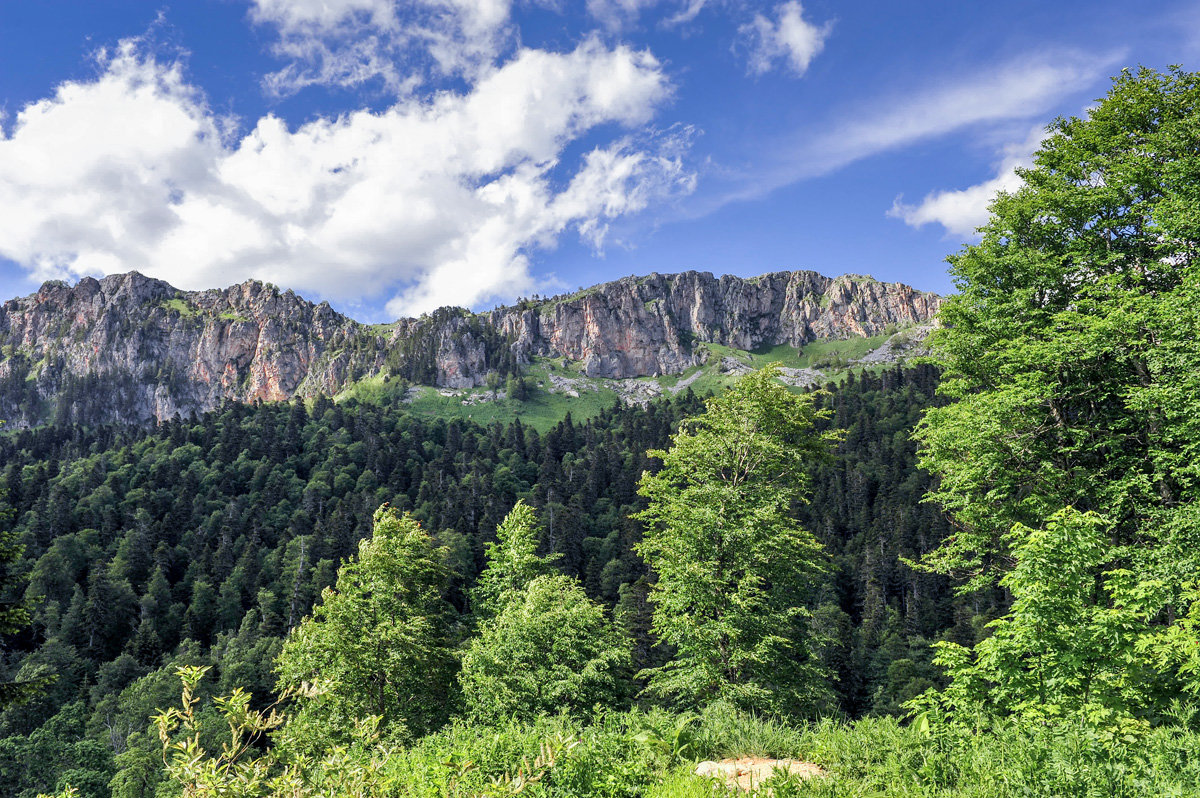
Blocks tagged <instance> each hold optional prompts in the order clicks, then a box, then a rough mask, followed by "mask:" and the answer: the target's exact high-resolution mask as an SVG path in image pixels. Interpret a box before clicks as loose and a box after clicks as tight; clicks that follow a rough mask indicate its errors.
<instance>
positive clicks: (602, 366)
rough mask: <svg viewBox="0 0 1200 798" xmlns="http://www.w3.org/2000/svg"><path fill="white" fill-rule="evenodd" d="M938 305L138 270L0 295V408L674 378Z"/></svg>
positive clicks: (16, 417)
mask: <svg viewBox="0 0 1200 798" xmlns="http://www.w3.org/2000/svg"><path fill="white" fill-rule="evenodd" d="M939 301H940V300H939V298H938V297H937V296H936V295H933V294H928V293H924V292H920V291H916V290H914V289H912V288H909V287H908V286H904V285H899V284H895V283H880V282H877V281H875V280H872V279H870V278H864V277H857V276H853V275H847V276H843V277H838V278H828V277H823V276H821V275H819V274H817V273H815V272H803V271H801V272H777V273H773V274H766V275H762V276H761V277H756V278H750V279H742V278H737V277H728V276H726V277H721V278H715V277H713V276H712V275H711V274H708V273H699V272H685V273H683V274H674V275H658V274H652V275H650V276H649V277H629V278H625V279H622V280H617V281H615V282H611V283H605V284H603V285H598V286H595V287H593V288H589V289H587V290H585V291H581V292H579V293H577V294H574V295H571V296H564V297H556V298H552V299H547V300H539V301H536V302H534V301H525V302H522V303H520V304H519V305H517V306H513V307H504V308H498V309H496V310H493V311H489V312H486V313H481V314H472V313H469V312H468V311H465V310H461V309H457V308H443V309H441V310H439V311H437V312H435V313H432V314H429V315H426V316H422V317H421V318H419V319H402V320H400V321H398V322H396V323H394V324H390V325H371V326H368V325H364V324H360V323H358V322H356V321H354V320H353V319H350V318H348V317H346V316H343V315H341V314H339V313H337V312H336V311H334V310H333V309H332V308H330V307H329V305H328V304H325V303H321V304H319V305H314V304H313V303H311V302H308V301H306V300H304V299H302V298H300V297H298V296H296V295H295V294H293V293H292V292H291V291H286V292H281V291H279V290H278V289H277V288H275V287H274V286H270V285H265V284H262V283H258V282H255V281H249V282H246V283H242V284H241V285H236V286H233V287H230V288H226V289H221V290H209V291H199V292H185V291H180V290H178V289H175V288H173V287H172V286H170V285H168V284H167V283H164V282H162V281H160V280H153V279H150V278H148V277H144V276H142V275H140V274H137V273H136V272H131V273H129V274H124V275H114V276H110V277H106V278H104V279H102V280H95V279H92V278H84V279H83V280H81V281H80V282H79V283H78V284H77V285H75V286H68V285H66V284H65V283H61V282H51V283H47V284H45V285H43V286H42V288H41V289H40V290H39V291H38V292H37V293H36V294H33V295H31V296H27V297H23V298H20V299H13V300H10V301H8V302H6V303H4V305H2V306H0V418H7V419H9V420H10V422H12V423H16V424H21V425H23V424H31V423H37V422H38V421H43V420H58V421H108V420H119V421H125V422H131V423H143V422H149V421H154V420H162V419H165V418H170V417H172V416H174V415H175V414H176V413H178V414H180V415H184V416H187V415H189V414H191V413H195V412H203V411H206V410H210V409H212V408H214V407H216V406H217V405H218V404H220V402H222V401H224V400H234V401H242V402H250V401H255V400H263V401H275V400H282V399H289V398H291V397H294V396H303V397H308V396H315V395H318V394H327V395H333V394H336V393H338V392H339V391H341V390H342V389H343V388H345V387H346V386H347V385H349V384H350V383H352V382H354V381H356V380H359V379H362V378H364V377H369V376H378V375H387V376H389V377H390V376H395V377H401V378H404V379H407V380H409V381H410V382H414V383H420V384H431V385H438V386H443V387H451V388H464V387H471V386H476V385H481V384H483V382H484V381H485V380H486V379H487V377H488V375H489V374H490V373H497V374H500V375H505V374H508V373H513V372H515V371H518V370H519V369H520V367H521V366H522V365H523V364H526V363H528V362H530V360H531V359H532V358H534V357H539V356H544V357H555V358H560V357H561V358H565V359H569V360H573V361H580V362H581V363H582V366H583V371H584V373H586V374H587V375H588V376H592V377H599V378H614V379H622V378H628V377H637V376H645V375H658V374H670V373H678V372H680V371H683V370H685V369H687V368H689V367H691V366H693V365H697V364H699V363H700V362H702V361H703V359H704V358H706V357H707V356H708V354H707V352H706V351H705V349H704V347H703V346H700V344H703V343H714V344H721V345H724V346H730V347H733V348H737V349H747V350H752V349H757V348H759V347H763V346H772V345H777V344H790V345H792V346H801V345H803V344H804V343H806V342H808V341H812V340H815V339H821V338H847V337H852V336H871V335H876V334H878V333H880V332H881V331H883V330H884V328H886V327H887V326H888V325H906V324H912V323H920V322H924V321H926V320H928V319H929V318H930V317H931V316H932V315H933V314H934V312H935V311H936V309H937V307H938V303H939Z"/></svg>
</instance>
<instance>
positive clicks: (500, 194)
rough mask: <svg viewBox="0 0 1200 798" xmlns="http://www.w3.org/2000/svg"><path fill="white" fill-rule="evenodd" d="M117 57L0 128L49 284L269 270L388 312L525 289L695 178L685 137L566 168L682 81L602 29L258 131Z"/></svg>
mask: <svg viewBox="0 0 1200 798" xmlns="http://www.w3.org/2000/svg"><path fill="white" fill-rule="evenodd" d="M364 2H365V0H364ZM319 5H320V4H314V5H313V7H314V8H316V7H317V6H319ZM323 7H324V6H322V8H323ZM103 66H104V68H103V70H102V72H101V74H100V75H99V76H98V77H97V78H96V79H95V80H92V81H81V82H69V83H65V84H63V85H62V86H60V87H59V88H58V90H57V92H56V93H55V94H54V96H52V97H50V98H48V99H45V100H42V101H40V102H37V103H33V104H31V105H28V106H26V107H25V108H24V109H23V110H21V112H20V113H19V114H18V115H17V116H16V118H15V120H14V121H13V123H12V125H11V128H10V129H9V130H8V131H6V133H5V134H4V135H0V207H4V208H5V211H6V212H5V214H3V215H0V256H2V257H5V258H9V259H11V260H14V261H16V262H18V263H20V264H23V265H24V266H25V267H26V268H27V269H29V270H30V271H32V272H35V273H36V275H37V276H38V277H40V278H42V279H45V278H48V277H72V276H79V275H82V274H86V273H92V274H95V273H112V272H120V271H127V270H129V269H137V270H139V271H142V272H144V273H146V274H150V275H153V276H156V277H160V278H163V279H166V280H169V281H171V282H173V283H175V284H177V285H180V286H181V287H184V288H207V287H212V286H215V285H222V284H228V283H231V282H238V281H241V280H243V279H245V278H246V277H247V276H252V277H256V278H259V279H263V280H269V281H271V282H275V283H278V284H281V285H286V286H290V287H294V288H297V289H300V290H304V291H308V292H315V293H317V294H320V295H322V296H325V297H329V298H335V299H343V300H354V299H359V298H363V297H372V296H377V295H378V294H379V293H380V292H383V291H388V290H391V291H398V293H396V294H395V296H394V298H393V300H392V302H391V303H389V306H388V307H389V309H390V310H392V311H393V312H395V313H406V314H411V313H417V312H421V311H425V310H429V309H431V308H433V307H435V306H437V305H441V304H459V305H473V304H478V303H480V302H483V301H486V300H489V299H493V298H499V297H510V296H512V295H513V294H515V293H518V292H522V291H528V290H529V289H531V288H534V287H535V286H533V282H532V279H531V277H530V274H529V261H528V258H529V255H530V253H531V252H532V251H534V250H535V249H537V248H539V247H551V246H553V245H554V244H555V242H556V241H557V240H558V238H559V237H560V236H561V235H562V234H563V233H564V232H566V231H568V230H577V231H578V232H579V233H580V234H581V235H583V236H584V238H585V239H587V240H588V241H590V242H591V243H592V244H593V245H596V246H599V245H600V243H601V241H602V239H603V233H604V230H605V226H606V225H607V223H608V221H609V220H611V219H613V218H615V217H618V216H621V215H622V214H628V213H633V212H637V211H639V210H641V209H643V208H645V207H647V205H648V204H649V203H650V202H652V201H654V200H655V199H656V198H659V197H662V196H663V195H666V194H673V193H678V192H686V191H689V190H691V187H692V182H691V181H692V178H691V176H690V173H689V172H688V171H687V169H686V168H685V167H684V166H683V162H682V160H681V158H680V156H679V154H678V152H677V150H676V149H673V148H674V147H676V145H677V143H678V141H679V139H680V137H681V136H680V135H679V134H678V132H668V134H666V135H663V136H659V137H657V138H651V139H646V138H642V139H638V140H637V141H634V140H632V139H629V138H622V139H619V140H617V141H615V142H612V143H610V144H608V145H601V146H599V147H597V148H596V149H594V150H593V151H592V152H591V153H589V154H587V155H586V156H584V157H583V158H582V159H580V161H579V163H578V164H575V163H573V162H567V161H564V150H565V149H566V148H567V147H568V146H569V145H571V144H572V143H573V142H577V141H579V139H580V138H581V137H583V136H584V135H586V134H588V133H589V131H593V130H594V129H595V128H597V127H598V126H601V125H612V124H616V125H621V126H625V127H626V128H633V129H637V128H639V127H641V126H643V125H645V124H646V123H647V122H648V121H649V120H650V119H651V117H652V116H653V114H654V113H655V111H656V109H657V108H658V107H659V106H660V105H661V104H662V103H663V102H664V101H665V100H666V99H667V98H668V97H669V95H670V86H669V84H668V81H667V79H666V77H665V75H664V74H663V71H662V69H661V66H660V64H659V63H658V61H656V60H655V58H654V57H653V56H652V55H650V54H649V53H647V52H644V51H637V50H633V49H631V48H629V47H624V46H620V47H614V48H608V47H605V46H603V45H601V44H599V43H598V42H596V41H595V40H590V41H587V42H584V43H583V44H581V45H580V46H579V47H577V48H576V49H575V50H574V51H571V52H567V53H549V52H543V51H537V50H521V51H519V52H517V53H516V54H515V55H514V56H513V57H512V58H511V59H510V60H508V61H507V62H505V63H503V64H502V65H499V66H497V67H495V68H494V69H492V70H490V71H489V72H488V73H487V74H486V75H485V76H483V77H481V78H480V79H478V80H477V81H475V82H474V83H473V84H472V85H471V87H470V89H469V90H467V91H463V92H460V93H450V92H442V93H439V94H436V95H434V96H432V97H431V98H428V99H416V98H410V99H405V100H401V101H400V102H398V103H397V104H396V105H394V106H393V107H391V108H389V109H387V110H386V111H382V112H378V113H373V112H368V111H359V112H356V113H353V114H350V115H347V116H344V117H340V118H337V119H318V120H316V121H313V122H310V123H308V124H305V125H303V126H301V127H299V128H295V129H292V128H289V126H288V125H287V124H286V123H285V122H284V121H283V120H281V119H278V118H276V117H274V116H267V117H264V118H262V119H260V120H258V121H257V123H256V124H255V125H254V127H253V129H251V130H250V131H249V132H248V133H246V134H245V135H241V136H237V135H232V134H231V133H230V131H229V130H228V129H227V128H228V125H227V124H226V123H225V122H224V121H223V120H221V119H220V118H218V117H216V116H214V115H213V113H212V112H211V110H210V109H209V108H208V107H207V106H206V104H205V101H204V98H203V97H202V96H201V95H200V94H199V93H198V92H197V91H196V90H195V89H194V88H193V87H191V86H190V85H189V84H188V83H187V82H186V80H185V79H184V76H183V75H182V72H181V70H180V68H179V67H178V66H177V65H172V64H163V63H160V62H157V61H154V60H152V59H148V58H146V57H144V56H142V55H140V54H139V52H138V51H137V48H136V46H135V45H134V44H132V43H126V44H123V45H122V47H121V49H120V50H119V51H117V52H115V53H112V54H110V55H109V56H107V58H106V60H105V61H104V63H103Z"/></svg>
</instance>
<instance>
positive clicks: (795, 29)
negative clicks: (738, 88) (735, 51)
mask: <svg viewBox="0 0 1200 798" xmlns="http://www.w3.org/2000/svg"><path fill="white" fill-rule="evenodd" d="M775 17H776V21H774V22H772V21H771V20H770V19H768V18H767V17H765V16H763V15H762V14H755V15H754V19H753V20H752V21H751V22H749V23H747V24H745V25H742V26H741V27H740V28H738V33H740V34H741V36H742V38H743V39H745V41H746V43H747V47H748V49H749V61H750V63H749V68H750V71H751V72H753V73H754V74H758V75H762V74H765V73H767V72H770V71H771V69H773V68H774V66H775V63H776V62H777V61H783V62H784V63H785V64H786V65H787V67H788V68H789V69H790V70H791V71H792V72H794V73H795V74H797V75H803V74H804V73H805V72H807V71H808V65H809V64H811V63H812V60H813V59H814V58H816V57H817V55H818V54H819V53H820V52H821V50H822V49H823V48H824V47H825V39H826V38H828V37H829V33H830V31H832V30H833V23H832V22H826V23H825V24H824V25H821V26H817V25H814V24H813V23H811V22H808V21H806V20H805V19H804V8H803V6H801V4H800V3H799V0H789V2H786V3H783V4H781V5H779V6H776V7H775Z"/></svg>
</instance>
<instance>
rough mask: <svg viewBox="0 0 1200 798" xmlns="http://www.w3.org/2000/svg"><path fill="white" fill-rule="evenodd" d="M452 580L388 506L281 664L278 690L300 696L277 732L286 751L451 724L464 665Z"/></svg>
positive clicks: (287, 646) (426, 543)
mask: <svg viewBox="0 0 1200 798" xmlns="http://www.w3.org/2000/svg"><path fill="white" fill-rule="evenodd" d="M447 579H448V569H447V567H446V565H445V563H444V561H443V557H442V552H441V551H440V550H439V549H436V548H435V547H434V545H433V542H432V540H431V538H430V536H429V534H428V533H427V532H426V531H425V530H424V529H422V528H421V526H420V524H418V523H417V522H416V521H414V520H413V519H412V518H410V517H408V516H405V515H401V514H400V513H398V512H396V511H395V510H394V509H392V508H390V507H387V506H386V505H385V506H384V507H381V508H380V509H379V510H378V512H376V514H375V526H374V532H373V534H372V536H371V537H370V538H369V539H366V540H363V541H362V543H360V545H359V550H358V556H357V557H356V558H353V559H351V560H350V561H348V562H346V563H345V564H344V565H343V566H342V567H341V568H340V569H339V571H338V576H337V582H336V584H335V586H334V587H333V588H326V590H325V591H324V593H323V594H322V597H321V602H320V604H318V605H317V607H316V608H315V609H314V610H313V614H312V616H311V617H309V618H306V619H305V620H304V621H303V622H301V624H300V625H299V626H298V627H297V628H296V629H295V630H294V631H293V633H292V634H291V636H290V637H288V639H287V641H286V642H285V643H284V646H283V650H282V652H281V653H280V655H279V658H278V660H277V663H276V667H277V671H278V674H279V683H280V687H281V688H283V689H291V690H293V691H296V692H297V693H298V694H299V699H298V707H297V709H296V711H295V712H294V713H293V715H292V717H291V719H290V720H289V722H288V725H287V727H286V728H284V729H283V730H282V731H281V733H280V737H279V739H280V740H281V741H282V742H283V744H284V745H285V747H290V748H294V749H296V750H301V751H303V750H306V749H307V748H312V747H316V746H319V745H321V744H328V743H331V742H337V741H338V740H337V737H336V735H337V734H346V733H348V732H349V730H351V729H353V728H354V727H355V723H356V722H358V721H363V720H366V719H367V718H372V717H377V718H380V729H381V732H382V733H383V734H385V735H386V736H387V737H388V738H389V739H399V740H404V739H407V738H409V737H420V736H421V735H424V734H426V733H428V732H429V731H431V730H432V729H435V728H437V727H438V726H439V725H440V724H441V723H442V722H444V721H445V720H446V719H447V717H448V715H449V713H450V709H451V706H452V703H453V701H454V694H453V686H454V674H455V668H456V665H457V657H456V656H455V652H454V648H453V641H452V632H453V624H454V621H455V618H454V612H453V608H452V607H451V606H450V605H449V603H448V602H447V601H446V600H445V598H444V593H445V586H446V583H447ZM330 735H333V736H332V737H331V736H330Z"/></svg>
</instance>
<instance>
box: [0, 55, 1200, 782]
mask: <svg viewBox="0 0 1200 798" xmlns="http://www.w3.org/2000/svg"><path fill="white" fill-rule="evenodd" d="M1198 108H1200V75H1198V74H1193V73H1186V72H1183V71H1182V70H1180V69H1171V70H1169V71H1168V72H1166V73H1157V72H1154V71H1151V70H1147V69H1143V70H1139V71H1137V72H1133V71H1125V72H1123V73H1122V74H1121V75H1120V76H1118V77H1117V78H1116V79H1115V81H1114V85H1113V88H1112V91H1111V92H1110V94H1109V95H1108V96H1107V97H1106V98H1104V99H1103V100H1101V101H1100V102H1098V103H1097V104H1096V105H1095V106H1094V107H1093V108H1091V109H1089V111H1088V113H1087V115H1086V117H1084V118H1066V119H1060V120H1057V121H1056V122H1055V123H1054V124H1053V125H1051V127H1050V128H1049V132H1050V133H1052V135H1050V136H1049V137H1047V138H1046V139H1045V140H1044V141H1043V142H1042V145H1041V149H1039V151H1038V152H1037V153H1036V154H1035V156H1034V165H1033V166H1032V167H1031V168H1029V169H1025V170H1021V171H1020V172H1019V175H1020V177H1021V178H1022V181H1023V183H1022V185H1021V187H1020V188H1018V189H1017V190H1015V191H1013V192H1011V193H1001V194H1000V195H998V197H997V198H996V199H995V201H994V202H993V203H992V205H991V212H992V216H991V219H990V220H989V221H988V223H987V224H986V225H985V226H984V227H983V228H981V240H980V242H979V243H978V244H974V245H970V246H967V247H966V248H964V249H963V250H962V251H961V252H960V253H958V254H956V255H954V256H952V257H951V258H950V263H951V271H952V274H953V275H954V277H955V279H956V280H957V284H958V288H959V293H958V294H956V295H955V296H953V297H951V298H950V299H949V300H948V301H947V302H946V304H945V305H944V306H943V308H942V309H941V311H940V314H939V322H940V327H939V329H937V330H935V332H934V333H933V334H932V336H931V337H930V339H929V342H930V345H931V347H932V353H933V355H932V358H931V363H936V366H935V365H931V364H927V365H922V366H919V367H916V368H912V369H902V368H893V369H891V370H885V371H882V372H879V373H859V374H855V375H850V376H847V377H846V378H845V379H844V380H843V381H842V382H841V383H840V384H837V385H833V386H830V390H828V391H817V392H814V391H797V390H792V389H789V388H787V387H785V386H784V385H783V384H782V383H781V382H780V381H779V379H778V378H779V377H780V376H781V372H780V370H779V366H778V364H774V365H768V366H766V367H765V368H763V369H761V370H759V371H753V372H750V373H748V374H746V375H745V376H743V377H741V378H739V379H738V380H737V381H736V382H735V383H734V384H732V385H731V386H730V387H729V388H728V390H727V391H725V392H723V393H721V394H720V395H717V396H712V397H706V398H704V399H703V400H701V399H700V398H698V397H696V396H694V395H692V394H691V393H685V394H682V395H680V396H678V397H677V398H675V399H673V400H671V401H668V402H662V403H658V404H652V405H650V406H648V407H646V408H622V407H620V406H614V407H612V408H610V409H608V410H607V411H606V412H604V413H601V414H600V415H598V416H596V417H594V418H592V419H590V420H588V421H587V422H585V423H577V422H574V421H573V420H572V419H570V418H569V417H568V418H565V419H563V421H562V422H561V423H560V424H558V425H557V426H554V427H553V428H551V429H549V430H547V431H546V432H544V433H539V432H538V431H536V430H534V429H531V428H529V427H528V426H526V425H523V424H520V423H519V422H513V423H511V424H509V425H507V426H506V425H503V424H493V425H492V426H489V427H481V426H478V425H475V424H471V423H464V422H462V421H436V420H435V421H430V420H420V419H417V418H414V417H412V416H410V415H409V414H407V413H406V412H405V411H404V409H403V408H402V407H391V406H381V405H373V404H359V403H356V402H353V401H347V402H344V403H342V404H334V403H332V402H330V401H328V400H318V401H317V402H315V403H314V404H313V405H312V406H311V407H309V406H305V405H301V404H290V405H288V404H280V405H262V404H258V405H252V406H233V405H230V406H226V407H223V408H222V409H221V410H220V411H218V412H215V413H212V414H210V415H208V416H206V417H204V418H199V419H192V420H189V421H180V420H176V421H173V422H171V423H169V424H165V425H162V426H160V427H159V428H157V429H154V430H140V431H139V430H133V429H117V428H86V427H79V426H70V425H58V426H54V427H47V428H42V429H37V430H30V431H22V432H16V433H10V434H9V435H8V436H6V437H4V438H2V439H0V455H2V456H3V457H4V463H5V467H4V472H3V475H2V477H3V483H2V487H3V489H4V492H5V495H6V505H5V506H4V507H2V508H0V515H2V516H4V517H5V518H6V519H8V520H7V521H6V523H8V524H11V530H9V531H6V532H5V534H4V535H3V536H0V557H3V558H4V560H5V562H6V563H9V564H11V565H12V567H11V568H9V569H7V570H6V571H5V572H4V573H3V574H2V575H0V576H3V580H0V584H5V585H10V586H11V585H13V584H16V583H17V582H19V581H24V582H26V586H25V587H24V588H23V590H24V593H23V595H17V594H14V595H12V596H8V597H6V598H7V599H8V601H7V602H6V603H5V604H4V605H3V606H0V623H2V624H3V631H6V632H9V633H11V634H9V636H8V637H7V638H6V643H7V644H8V648H7V650H6V662H5V666H6V673H5V674H3V676H4V682H3V684H4V688H5V689H4V691H3V693H2V694H0V699H2V700H3V701H4V703H5V704H6V705H7V708H6V709H4V711H3V714H0V724H2V729H0V731H2V732H3V734H4V735H6V736H5V737H4V738H3V740H0V780H2V782H3V784H4V785H5V789H7V790H9V791H10V793H11V794H14V795H21V796H29V797H30V798H33V796H36V795H37V794H38V793H39V792H42V791H51V790H52V791H55V793H56V794H57V795H58V796H60V797H61V798H66V797H67V796H74V795H104V794H109V793H111V794H114V795H118V796H123V797H128V798H134V797H137V798H142V797H143V796H151V795H154V796H160V795H161V796H164V798H165V797H166V796H176V795H184V796H188V798H209V796H212V797H213V798H215V797H216V796H226V795H236V796H244V797H245V798H250V797H251V796H253V797H254V798H258V797H259V796H261V797H262V798H267V797H268V796H270V798H276V797H279V798H282V796H330V797H331V798H332V796H362V797H363V798H366V796H381V797H382V796H392V795H406V796H461V795H469V796H484V795H488V796H501V795H505V796H511V795H517V794H521V793H526V794H530V795H546V796H593V795H602V796H628V797H629V798H633V797H634V796H650V798H671V797H672V796H699V795H714V794H726V785H723V784H722V783H720V782H719V781H709V780H706V778H705V777H704V776H703V775H701V774H700V773H698V772H697V771H696V770H695V766H696V762H697V761H698V760H700V759H703V758H706V757H707V758H722V757H725V758H729V759H730V760H732V758H734V757H741V756H764V757H782V758H785V759H783V760H782V763H781V762H780V760H775V763H776V764H782V765H784V768H783V770H784V771H786V772H779V773H777V774H776V775H775V777H774V778H773V781H772V783H771V785H770V794H773V795H776V796H790V795H813V796H827V797H832V796H845V795H924V796H951V795H953V796H963V795H966V796H981V797H982V796H1010V795H1011V796H1043V797H1044V798H1051V796H1054V797H1055V798H1059V797H1060V796H1078V798H1092V796H1114V797H1115V796H1121V797H1122V798H1124V797H1126V796H1128V798H1133V796H1142V795H1172V796H1195V795H1200V756H1197V751H1200V709H1198V707H1197V704H1196V700H1197V698H1198V697H1200V405H1198V403H1197V397H1198V396H1200V347H1198V346H1197V343H1196V342H1197V341H1198V340H1200V313H1198V312H1197V308H1200V261H1198V260H1197V253H1198V252H1200V244H1198V243H1197V242H1200V216H1198V214H1197V212H1196V208H1198V207H1200V188H1198V187H1200V180H1198V179H1197V175H1200V162H1198V161H1197V156H1196V153H1197V152H1198V151H1200V146H1198V141H1200V137H1198V134H1197V131H1198V130H1200V125H1197V109H1198ZM18 554H20V559H17V556H18ZM22 601H23V603H24V604H25V606H26V607H28V608H29V611H30V613H31V615H30V617H29V618H28V619H26V618H24V617H23V615H22V612H23V610H22V609H21V608H20V607H19V606H18V605H19V604H21V603H22ZM26 621H28V623H26ZM181 687H182V691H181ZM18 699H24V700H23V701H21V700H18ZM151 717H153V718H154V720H153V722H152V726H148V721H149V719H150V718H151ZM793 758H799V759H802V760H806V761H804V762H797V761H796V759H793ZM794 765H801V766H803V767H802V769H803V770H804V772H803V773H800V772H796V771H794V770H792V768H793V766H794ZM726 784H727V783H726Z"/></svg>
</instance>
